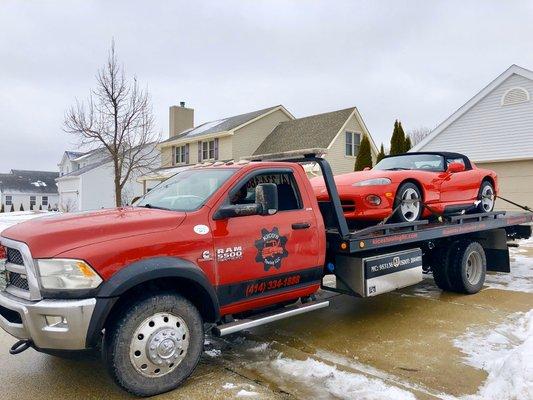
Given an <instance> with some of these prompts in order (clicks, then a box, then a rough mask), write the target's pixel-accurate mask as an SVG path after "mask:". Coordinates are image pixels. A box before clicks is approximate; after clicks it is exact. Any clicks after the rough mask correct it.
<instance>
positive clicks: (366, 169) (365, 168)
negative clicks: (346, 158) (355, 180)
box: [363, 167, 372, 171]
mask: <svg viewBox="0 0 533 400" xmlns="http://www.w3.org/2000/svg"><path fill="white" fill-rule="evenodd" d="M371 169H372V168H370V167H364V168H363V171H370V170H371Z"/></svg>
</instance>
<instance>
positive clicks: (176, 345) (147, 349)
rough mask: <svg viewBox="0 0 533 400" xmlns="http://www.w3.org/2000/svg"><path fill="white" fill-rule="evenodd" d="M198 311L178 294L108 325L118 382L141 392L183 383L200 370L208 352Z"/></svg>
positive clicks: (150, 301) (142, 304) (157, 298)
mask: <svg viewBox="0 0 533 400" xmlns="http://www.w3.org/2000/svg"><path fill="white" fill-rule="evenodd" d="M203 342H204V331H203V324H202V318H201V316H200V314H199V313H198V310H197V309H196V307H194V305H192V304H191V303H190V302H189V301H188V300H187V299H185V298H183V297H182V296H179V295H177V294H174V293H164V294H158V295H154V296H151V297H147V298H144V299H141V300H139V301H138V302H136V303H134V304H133V305H131V306H130V307H128V308H127V309H126V310H124V311H123V312H122V314H121V315H119V317H118V318H117V320H116V322H114V323H113V324H112V325H111V326H109V327H106V338H105V350H104V351H105V356H106V361H107V366H108V368H109V371H110V373H111V375H112V377H113V378H114V380H115V381H116V383H117V384H118V385H119V386H121V387H122V388H124V389H125V390H127V391H128V392H130V393H132V394H134V395H137V396H152V395H155V394H159V393H163V392H167V391H169V390H173V389H175V388H176V387H178V386H179V385H180V384H181V383H183V382H184V381H185V380H186V379H187V378H188V377H189V375H190V374H191V373H192V372H193V371H194V369H195V368H196V365H197V364H198V361H199V359H200V356H201V354H202V350H203Z"/></svg>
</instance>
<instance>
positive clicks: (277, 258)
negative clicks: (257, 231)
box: [255, 227, 289, 271]
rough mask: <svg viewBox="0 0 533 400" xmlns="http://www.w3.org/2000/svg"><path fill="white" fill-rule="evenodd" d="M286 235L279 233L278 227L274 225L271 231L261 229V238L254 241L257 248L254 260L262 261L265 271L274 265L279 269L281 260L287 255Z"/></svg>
mask: <svg viewBox="0 0 533 400" xmlns="http://www.w3.org/2000/svg"><path fill="white" fill-rule="evenodd" d="M286 244H287V237H285V236H281V235H280V234H279V229H278V228H276V227H274V228H273V229H272V231H271V232H269V231H268V229H261V238H260V239H259V240H256V241H255V248H256V249H257V256H256V257H255V261H256V262H260V263H263V266H264V267H265V271H268V270H269V269H270V268H272V267H274V268H276V269H280V267H281V260H283V258H284V257H287V256H288V255H289V252H288V251H287V249H286V248H285V245H286Z"/></svg>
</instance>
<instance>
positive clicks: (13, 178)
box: [0, 169, 59, 194]
mask: <svg viewBox="0 0 533 400" xmlns="http://www.w3.org/2000/svg"><path fill="white" fill-rule="evenodd" d="M58 176H59V173H58V172H49V171H26V170H19V169H12V170H11V173H9V174H0V192H2V193H6V194H9V193H28V194H30V193H31V194H33V193H36V194H38V193H46V194H54V193H57V185H56V182H55V179H56V178H57V177H58Z"/></svg>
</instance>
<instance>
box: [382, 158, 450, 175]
mask: <svg viewBox="0 0 533 400" xmlns="http://www.w3.org/2000/svg"><path fill="white" fill-rule="evenodd" d="M374 169H379V170H387V171H400V170H410V169H415V170H423V171H434V172H440V171H444V157H443V156H440V155H438V154H404V155H401V156H394V157H387V158H384V159H383V160H381V161H380V162H379V163H377V164H376V166H375V167H374Z"/></svg>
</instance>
